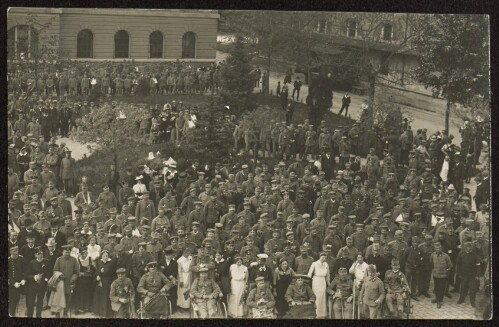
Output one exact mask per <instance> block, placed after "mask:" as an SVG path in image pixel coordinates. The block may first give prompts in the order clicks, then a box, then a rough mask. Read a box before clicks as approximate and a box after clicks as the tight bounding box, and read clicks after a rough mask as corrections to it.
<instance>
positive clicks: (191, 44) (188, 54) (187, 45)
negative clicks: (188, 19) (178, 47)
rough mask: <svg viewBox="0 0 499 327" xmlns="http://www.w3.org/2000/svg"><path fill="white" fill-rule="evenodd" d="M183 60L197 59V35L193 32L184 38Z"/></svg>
mask: <svg viewBox="0 0 499 327" xmlns="http://www.w3.org/2000/svg"><path fill="white" fill-rule="evenodd" d="M182 58H196V34H194V33H193V32H187V33H185V34H184V36H183V37H182Z"/></svg>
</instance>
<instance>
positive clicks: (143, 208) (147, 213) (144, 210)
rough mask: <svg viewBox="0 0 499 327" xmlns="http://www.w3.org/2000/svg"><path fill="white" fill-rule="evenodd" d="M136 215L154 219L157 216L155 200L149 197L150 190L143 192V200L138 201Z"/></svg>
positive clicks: (149, 219)
mask: <svg viewBox="0 0 499 327" xmlns="http://www.w3.org/2000/svg"><path fill="white" fill-rule="evenodd" d="M135 217H137V219H142V218H147V219H148V221H152V220H153V219H154V218H155V217H156V208H155V206H154V202H153V201H152V200H151V199H149V191H145V192H143V193H142V200H140V201H139V202H138V203H137V207H136V208H135Z"/></svg>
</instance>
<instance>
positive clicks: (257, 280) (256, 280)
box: [255, 276, 265, 282]
mask: <svg viewBox="0 0 499 327" xmlns="http://www.w3.org/2000/svg"><path fill="white" fill-rule="evenodd" d="M264 280H265V278H263V277H262V276H259V277H257V278H255V282H260V281H262V282H263V281H264Z"/></svg>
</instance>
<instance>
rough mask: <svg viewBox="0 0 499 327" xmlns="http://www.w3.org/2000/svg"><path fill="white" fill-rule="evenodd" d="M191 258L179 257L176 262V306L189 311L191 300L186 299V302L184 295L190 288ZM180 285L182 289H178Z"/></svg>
mask: <svg viewBox="0 0 499 327" xmlns="http://www.w3.org/2000/svg"><path fill="white" fill-rule="evenodd" d="M191 261H192V257H191V256H189V257H188V258H186V257H184V256H181V257H180V259H178V260H177V264H178V285H179V286H178V287H177V305H178V306H179V307H181V308H183V309H189V308H190V306H191V299H190V298H189V297H188V298H187V300H186V299H185V297H184V293H185V292H187V291H189V290H190V288H191V272H190V270H189V267H190V266H191ZM180 283H183V284H184V285H183V287H180Z"/></svg>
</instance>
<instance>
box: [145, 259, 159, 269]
mask: <svg viewBox="0 0 499 327" xmlns="http://www.w3.org/2000/svg"><path fill="white" fill-rule="evenodd" d="M157 265H158V263H157V262H156V261H151V262H149V263H147V265H146V268H153V267H156V266H157Z"/></svg>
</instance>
